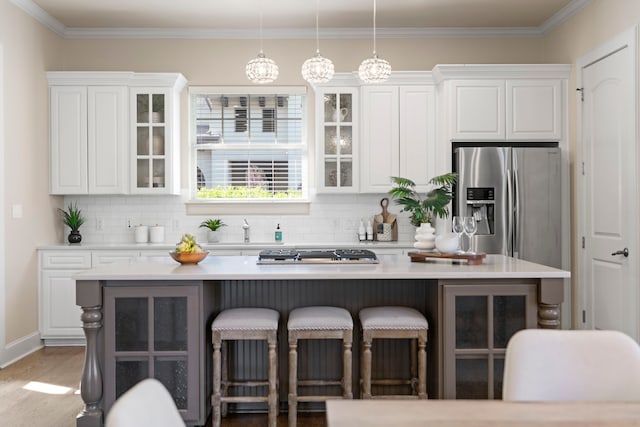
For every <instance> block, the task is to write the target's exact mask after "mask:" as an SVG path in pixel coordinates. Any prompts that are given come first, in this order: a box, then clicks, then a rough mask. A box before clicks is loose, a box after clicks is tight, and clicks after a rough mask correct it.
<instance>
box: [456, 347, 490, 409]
mask: <svg viewBox="0 0 640 427" xmlns="http://www.w3.org/2000/svg"><path fill="white" fill-rule="evenodd" d="M456 378H457V381H456V399H487V398H488V397H489V396H488V393H487V384H488V381H489V369H488V364H487V358H486V357H477V358H469V359H467V358H464V359H463V358H458V359H456Z"/></svg>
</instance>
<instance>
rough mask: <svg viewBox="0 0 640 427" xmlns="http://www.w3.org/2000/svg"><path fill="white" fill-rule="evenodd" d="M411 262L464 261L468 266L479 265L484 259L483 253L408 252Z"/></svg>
mask: <svg viewBox="0 0 640 427" xmlns="http://www.w3.org/2000/svg"><path fill="white" fill-rule="evenodd" d="M407 255H409V257H410V258H411V262H427V260H428V259H429V258H444V259H451V260H466V261H467V264H468V265H480V264H482V262H483V260H484V259H485V258H486V256H487V254H485V253H484V252H482V253H478V254H444V253H442V252H409V253H408V254H407Z"/></svg>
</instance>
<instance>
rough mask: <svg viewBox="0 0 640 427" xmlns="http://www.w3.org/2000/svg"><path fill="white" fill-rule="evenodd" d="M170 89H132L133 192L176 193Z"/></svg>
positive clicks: (175, 141) (174, 145) (175, 145)
mask: <svg viewBox="0 0 640 427" xmlns="http://www.w3.org/2000/svg"><path fill="white" fill-rule="evenodd" d="M172 103H173V97H172V93H171V90H169V89H165V88H135V89H132V90H131V103H130V106H131V123H132V124H133V125H132V128H133V130H132V131H133V133H132V135H131V147H132V154H131V156H132V162H131V193H133V194H177V192H178V191H179V188H177V187H179V185H178V186H177V185H176V181H174V180H177V179H178V177H176V176H175V174H176V173H177V170H178V169H177V164H176V162H177V138H176V137H175V135H174V131H173V127H174V126H177V124H176V123H174V122H173V119H174V118H175V117H174V106H173V104H172Z"/></svg>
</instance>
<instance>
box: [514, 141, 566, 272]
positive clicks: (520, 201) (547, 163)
mask: <svg viewBox="0 0 640 427" xmlns="http://www.w3.org/2000/svg"><path fill="white" fill-rule="evenodd" d="M560 156H561V154H560V149H558V148H535V147H531V148H513V175H514V193H515V206H514V209H515V219H516V220H515V234H514V236H515V241H514V256H515V257H517V258H522V259H525V260H527V261H532V262H536V263H540V264H544V265H549V266H552V267H558V268H560V267H561V266H562V251H561V248H562V241H561V222H562V220H561V203H560V202H561V177H560Z"/></svg>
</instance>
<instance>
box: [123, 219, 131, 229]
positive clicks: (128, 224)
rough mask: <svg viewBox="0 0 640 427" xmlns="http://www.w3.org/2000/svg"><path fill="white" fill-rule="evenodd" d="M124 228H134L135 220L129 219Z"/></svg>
mask: <svg viewBox="0 0 640 427" xmlns="http://www.w3.org/2000/svg"><path fill="white" fill-rule="evenodd" d="M124 226H125V228H131V227H133V220H132V219H131V218H127V219H126V222H125V224H124Z"/></svg>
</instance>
